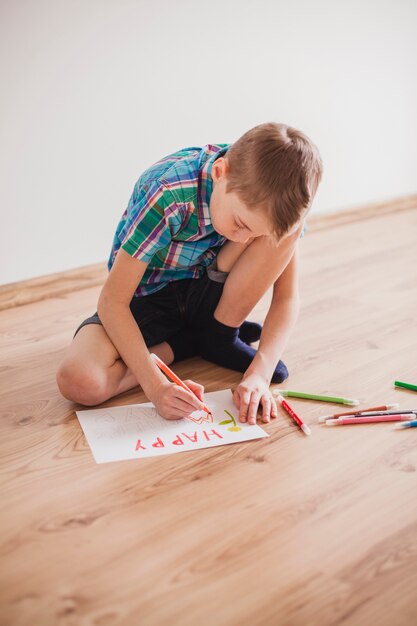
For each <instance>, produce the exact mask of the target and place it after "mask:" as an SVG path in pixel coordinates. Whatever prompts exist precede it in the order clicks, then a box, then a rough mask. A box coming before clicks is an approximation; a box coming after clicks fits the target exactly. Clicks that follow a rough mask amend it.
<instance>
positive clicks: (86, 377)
mask: <svg viewBox="0 0 417 626" xmlns="http://www.w3.org/2000/svg"><path fill="white" fill-rule="evenodd" d="M56 382H57V385H58V388H59V390H60V392H61V394H62V395H63V396H64V398H66V399H67V400H71V401H72V402H77V403H78V404H84V405H86V406H95V405H97V404H101V403H102V402H104V401H105V400H107V396H106V377H105V374H104V372H102V371H101V370H100V369H99V368H97V367H91V365H87V366H86V365H81V364H80V363H79V362H77V361H74V360H71V359H68V360H66V361H63V362H62V363H61V365H60V366H59V368H58V370H57V373H56Z"/></svg>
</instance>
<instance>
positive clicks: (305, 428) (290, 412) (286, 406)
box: [276, 394, 311, 435]
mask: <svg viewBox="0 0 417 626" xmlns="http://www.w3.org/2000/svg"><path fill="white" fill-rule="evenodd" d="M276 399H277V400H278V402H279V403H280V405H281V406H282V408H283V409H285V410H286V411H287V413H288V415H291V417H292V418H293V420H294V421H295V422H296V423H297V424H298V425H299V427H300V428H301V430H302V431H303V432H304V433H305V434H306V435H311V430H310V429H309V427H308V426H307V424H304V422H303V420H302V419H301V418H300V417H298V415H297V413H296V412H295V411H294V410H293V409H292V408H291V407H290V405H289V404H288V402H285V400H284V398H283V397H282V396H281V395H279V394H278V395H277V396H276Z"/></svg>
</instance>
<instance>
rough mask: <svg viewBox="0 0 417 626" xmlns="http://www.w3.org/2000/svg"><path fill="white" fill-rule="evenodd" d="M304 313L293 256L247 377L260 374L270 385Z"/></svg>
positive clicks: (277, 284)
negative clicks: (289, 340) (300, 313)
mask: <svg viewBox="0 0 417 626" xmlns="http://www.w3.org/2000/svg"><path fill="white" fill-rule="evenodd" d="M299 309H300V297H299V290H298V252H297V246H296V247H295V250H294V253H293V256H292V257H291V260H290V262H289V263H288V265H287V267H286V268H285V270H284V271H283V272H282V274H281V276H280V277H279V278H278V279H277V280H276V282H275V283H274V286H273V296H272V300H271V305H270V307H269V311H268V313H267V315H266V318H265V321H264V324H263V329H262V334H261V339H260V342H259V347H258V350H257V352H256V354H255V356H254V358H253V361H252V363H251V364H250V366H249V368H248V369H247V370H246V372H245V377H246V376H248V375H250V374H258V375H260V376H262V378H264V379H265V380H266V381H267V382H268V384H269V382H270V380H271V377H272V374H273V372H274V369H275V367H276V365H277V363H278V361H279V360H280V358H281V356H282V354H283V352H284V349H285V346H286V345H287V342H288V339H289V337H290V335H291V331H292V329H293V328H294V326H295V323H296V321H297V317H298V313H299Z"/></svg>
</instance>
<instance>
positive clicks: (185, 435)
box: [182, 431, 197, 443]
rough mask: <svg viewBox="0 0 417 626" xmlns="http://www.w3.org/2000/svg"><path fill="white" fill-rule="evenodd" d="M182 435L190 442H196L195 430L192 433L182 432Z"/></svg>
mask: <svg viewBox="0 0 417 626" xmlns="http://www.w3.org/2000/svg"><path fill="white" fill-rule="evenodd" d="M182 436H183V437H187V439H188V441H191V442H192V443H197V431H195V433H194V435H191V436H190V435H187V433H182Z"/></svg>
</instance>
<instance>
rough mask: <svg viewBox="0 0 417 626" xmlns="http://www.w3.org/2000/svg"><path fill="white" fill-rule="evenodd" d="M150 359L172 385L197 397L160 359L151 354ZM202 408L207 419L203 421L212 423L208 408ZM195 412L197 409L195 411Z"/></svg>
mask: <svg viewBox="0 0 417 626" xmlns="http://www.w3.org/2000/svg"><path fill="white" fill-rule="evenodd" d="M150 356H151V359H152V360H153V361H154V362H155V363H156V364H157V365H158V367H159V368H160V369H161V370H162V371H163V372H164V374H166V375H167V376H168V378H170V379H171V380H172V381H173V382H174V383H177V385H179V386H180V387H182V388H183V389H186V390H187V391H191V393H192V394H193V395H195V396H196V397H197V394H196V393H195V392H194V391H193V390H192V389H190V388H189V387H188V385H186V384H185V383H184V382H183V381H182V380H181V378H179V376H177V375H176V374H175V372H173V371H172V369H170V368H169V367H168V365H167V364H166V363H164V362H163V360H162V359H160V358H159V356H157V355H156V354H154V353H153V352H151V353H150ZM203 406H204V410H205V411H206V413H207V417H206V418H205V420H206V421H207V422H212V421H213V415H212V413H211V411H210V409H209V408H207V406H206V405H205V404H204V403H203ZM196 410H197V409H196Z"/></svg>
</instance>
